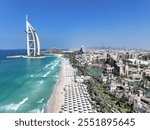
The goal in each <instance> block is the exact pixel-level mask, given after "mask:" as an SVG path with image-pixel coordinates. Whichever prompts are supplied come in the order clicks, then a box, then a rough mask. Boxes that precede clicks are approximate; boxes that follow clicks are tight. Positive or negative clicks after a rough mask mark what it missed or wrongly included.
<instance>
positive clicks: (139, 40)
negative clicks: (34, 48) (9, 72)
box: [0, 0, 150, 49]
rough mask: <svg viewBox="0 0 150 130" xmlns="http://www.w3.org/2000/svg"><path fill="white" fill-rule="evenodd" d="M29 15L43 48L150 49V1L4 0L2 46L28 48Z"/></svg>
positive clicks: (0, 30) (0, 16)
mask: <svg viewBox="0 0 150 130" xmlns="http://www.w3.org/2000/svg"><path fill="white" fill-rule="evenodd" d="M26 14H28V18H29V21H30V23H31V24H32V25H33V27H34V28H35V29H36V30H37V33H38V36H39V39H40V42H41V47H42V48H51V47H56V48H80V47H81V45H84V46H85V47H92V46H102V45H104V46H111V47H128V48H149V49H150V0H0V48H2V49H21V48H22V49H25V48H26V35H25V32H24V30H25V15H26Z"/></svg>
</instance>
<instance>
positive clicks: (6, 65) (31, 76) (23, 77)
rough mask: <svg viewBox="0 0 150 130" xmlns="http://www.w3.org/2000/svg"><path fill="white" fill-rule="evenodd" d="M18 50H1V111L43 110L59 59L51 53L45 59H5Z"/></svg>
mask: <svg viewBox="0 0 150 130" xmlns="http://www.w3.org/2000/svg"><path fill="white" fill-rule="evenodd" d="M23 53H25V51H23V50H22V51H20V50H7V51H6V50H5V51H2V50H0V112H44V109H45V108H46V105H47V101H48V99H49V97H50V94H51V92H52V90H53V87H54V85H55V84H56V82H57V79H58V75H59V71H60V67H61V61H60V59H58V58H57V57H55V56H54V55H50V56H49V57H46V58H44V59H22V58H21V59H7V58H5V56H6V55H15V54H23Z"/></svg>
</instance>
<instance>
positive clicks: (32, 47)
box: [26, 16, 40, 57]
mask: <svg viewBox="0 0 150 130" xmlns="http://www.w3.org/2000/svg"><path fill="white" fill-rule="evenodd" d="M26 34H27V55H28V56H29V57H36V56H39V55H40V41H39V38H38V36H37V33H36V31H35V29H34V28H33V27H32V25H31V24H30V23H29V22H28V16H26Z"/></svg>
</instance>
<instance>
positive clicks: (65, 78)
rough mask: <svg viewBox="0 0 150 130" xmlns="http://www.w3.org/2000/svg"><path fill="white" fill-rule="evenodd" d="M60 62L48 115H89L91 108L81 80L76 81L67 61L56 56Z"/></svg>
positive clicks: (48, 106) (72, 69)
mask: <svg viewBox="0 0 150 130" xmlns="http://www.w3.org/2000/svg"><path fill="white" fill-rule="evenodd" d="M58 57H59V58H60V59H61V61H62V66H61V70H60V75H59V79H58V82H57V84H56V85H55V87H54V90H53V92H52V95H51V97H50V99H49V101H48V105H47V112H48V113H58V112H60V113H91V112H95V111H93V108H92V106H91V103H90V100H91V99H90V96H89V93H88V91H87V86H86V85H85V84H84V83H83V82H84V81H83V79H82V78H81V77H78V80H77V79H76V74H75V72H76V71H75V69H74V68H73V67H72V66H71V64H70V62H69V60H68V59H65V58H63V57H62V56H60V55H58Z"/></svg>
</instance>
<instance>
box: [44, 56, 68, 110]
mask: <svg viewBox="0 0 150 130" xmlns="http://www.w3.org/2000/svg"><path fill="white" fill-rule="evenodd" d="M57 57H59V58H60V59H61V70H60V74H59V79H58V81H57V83H56V85H55V86H54V89H53V92H52V94H51V96H50V98H49V100H48V104H47V112H48V113H57V112H59V110H60V108H61V105H62V103H63V98H64V96H63V91H64V90H63V88H64V84H65V75H66V74H65V68H66V67H65V63H64V60H65V59H64V58H62V55H57Z"/></svg>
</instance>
